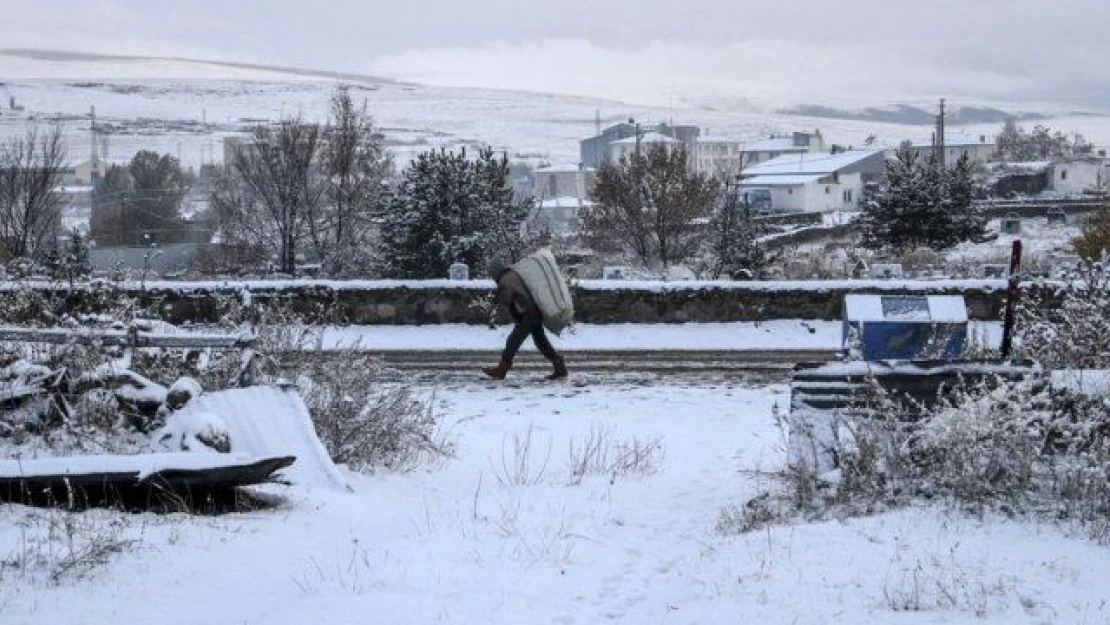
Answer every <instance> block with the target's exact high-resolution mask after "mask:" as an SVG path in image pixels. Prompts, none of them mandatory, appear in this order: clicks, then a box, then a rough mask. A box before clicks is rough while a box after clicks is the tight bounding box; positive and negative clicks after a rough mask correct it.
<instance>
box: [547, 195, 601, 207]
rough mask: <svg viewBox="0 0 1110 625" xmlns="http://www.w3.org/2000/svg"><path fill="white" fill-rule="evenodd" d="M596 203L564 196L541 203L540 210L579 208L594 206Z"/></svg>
mask: <svg viewBox="0 0 1110 625" xmlns="http://www.w3.org/2000/svg"><path fill="white" fill-rule="evenodd" d="M593 205H594V203H593V202H591V201H590V200H580V199H578V198H576V197H570V196H563V197H553V198H551V199H548V200H544V201H542V202H540V208H579V207H582V206H593Z"/></svg>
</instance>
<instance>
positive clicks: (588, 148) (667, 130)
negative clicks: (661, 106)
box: [578, 119, 701, 169]
mask: <svg viewBox="0 0 1110 625" xmlns="http://www.w3.org/2000/svg"><path fill="white" fill-rule="evenodd" d="M650 133H657V134H660V135H663V136H666V137H669V138H671V139H674V140H676V141H680V142H681V143H682V144H683V146H684V147H685V148H686V151H687V153H689V154H694V153H695V151H696V149H697V139H698V136H699V135H700V134H701V129H700V128H698V127H697V126H690V125H680V124H665V123H638V122H636V121H635V120H633V119H629V120H628V121H627V122H622V123H619V124H616V125H613V126H610V127H608V128H606V129H605V130H603V131H602V132H601V133H600V134H598V135H597V136H594V137H590V138H588V139H583V140H581V141H579V142H578V146H579V153H580V158H579V161H580V162H581V163H582V166H583V167H591V168H595V169H596V168H598V167H601V165H602V164H604V163H606V162H610V161H612V160H614V159H613V144H614V143H615V142H617V141H623V140H625V139H634V138H635V137H636V135H637V134H639V135H640V137H641V139H642V138H643V137H644V136H645V135H647V134H650Z"/></svg>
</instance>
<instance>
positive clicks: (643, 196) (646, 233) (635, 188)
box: [582, 145, 720, 271]
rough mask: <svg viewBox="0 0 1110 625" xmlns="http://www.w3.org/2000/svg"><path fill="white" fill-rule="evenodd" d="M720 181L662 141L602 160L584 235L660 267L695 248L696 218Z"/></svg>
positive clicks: (704, 212)
mask: <svg viewBox="0 0 1110 625" xmlns="http://www.w3.org/2000/svg"><path fill="white" fill-rule="evenodd" d="M719 186H720V185H719V183H718V182H717V181H716V180H714V179H713V178H712V177H710V176H707V175H705V174H701V173H697V172H694V171H691V169H690V167H689V166H688V164H687V159H686V153H685V151H683V150H681V149H675V148H671V147H668V146H663V145H653V146H651V148H649V149H648V150H646V152H639V153H636V154H634V155H633V156H632V157H631V158H622V159H621V160H620V161H619V162H618V163H616V164H605V165H602V166H601V168H600V169H599V170H598V172H597V183H596V186H595V188H594V192H593V199H594V201H595V202H596V203H597V205H596V206H595V207H594V208H593V209H591V210H590V211H588V212H587V213H586V214H585V215H584V216H583V219H582V227H583V232H584V234H585V235H586V238H587V240H589V241H591V243H593V244H594V245H595V246H599V247H601V249H604V248H605V247H606V246H607V245H608V246H612V245H613V244H614V243H615V244H617V245H619V246H625V247H627V248H630V249H631V250H632V251H633V253H635V254H636V256H637V257H638V258H639V259H640V260H641V261H642V262H643V263H644V265H646V266H653V265H656V264H658V265H659V266H660V268H661V269H662V270H663V271H666V269H667V268H668V267H670V266H671V265H673V264H675V263H681V262H683V261H685V260H686V259H687V258H689V257H690V255H691V254H693V253H694V251H695V250H696V249H697V247H698V242H699V241H698V236H697V234H698V228H699V222H700V221H701V220H702V218H704V217H705V216H706V215H708V214H709V211H710V209H711V208H712V207H713V204H714V202H715V201H716V199H717V193H718V189H719Z"/></svg>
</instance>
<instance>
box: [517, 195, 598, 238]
mask: <svg viewBox="0 0 1110 625" xmlns="http://www.w3.org/2000/svg"><path fill="white" fill-rule="evenodd" d="M593 205H594V203H593V202H591V201H590V200H585V199H582V198H577V197H569V196H564V197H555V198H548V199H546V200H543V201H541V202H540V203H539V204H538V205H537V206H536V210H535V212H534V213H532V216H531V219H530V225H531V226H533V227H538V229H540V230H547V231H548V232H550V233H551V234H555V235H567V234H572V233H574V231H575V230H577V228H578V218H579V214H580V213H581V211H583V210H588V209H589V208H591V207H592V206H593Z"/></svg>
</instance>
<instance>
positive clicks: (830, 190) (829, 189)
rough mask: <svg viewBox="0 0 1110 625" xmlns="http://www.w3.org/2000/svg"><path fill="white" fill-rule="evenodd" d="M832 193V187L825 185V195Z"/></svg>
mask: <svg viewBox="0 0 1110 625" xmlns="http://www.w3.org/2000/svg"><path fill="white" fill-rule="evenodd" d="M830 193H832V187H825V195H828V194H830Z"/></svg>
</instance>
